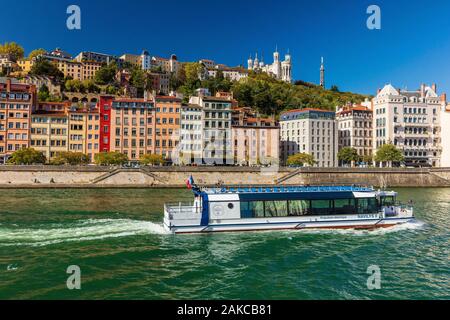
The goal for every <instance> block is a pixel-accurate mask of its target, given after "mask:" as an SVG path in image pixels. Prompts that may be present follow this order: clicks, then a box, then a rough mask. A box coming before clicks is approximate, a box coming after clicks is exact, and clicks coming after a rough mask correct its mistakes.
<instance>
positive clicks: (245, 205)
mask: <svg viewBox="0 0 450 320" xmlns="http://www.w3.org/2000/svg"><path fill="white" fill-rule="evenodd" d="M241 218H264V202H263V201H253V202H241Z"/></svg>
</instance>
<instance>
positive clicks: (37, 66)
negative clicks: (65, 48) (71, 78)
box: [30, 59, 64, 81]
mask: <svg viewBox="0 0 450 320" xmlns="http://www.w3.org/2000/svg"><path fill="white" fill-rule="evenodd" d="M30 74H31V75H36V76H49V77H53V78H55V80H59V81H61V80H62V79H64V74H63V73H62V72H61V71H59V69H58V67H57V66H56V64H55V63H52V62H50V61H47V60H45V59H39V60H37V61H36V62H35V63H34V64H33V66H32V67H31V71H30Z"/></svg>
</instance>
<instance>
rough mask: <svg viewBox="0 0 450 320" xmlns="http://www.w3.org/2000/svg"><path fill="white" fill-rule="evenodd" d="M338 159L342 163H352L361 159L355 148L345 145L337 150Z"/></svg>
mask: <svg viewBox="0 0 450 320" xmlns="http://www.w3.org/2000/svg"><path fill="white" fill-rule="evenodd" d="M338 159H339V161H341V162H343V163H346V164H349V163H351V164H352V165H353V164H354V163H355V162H358V161H359V160H361V157H360V156H359V154H358V151H357V150H356V149H355V148H350V147H346V148H342V149H341V150H339V152H338Z"/></svg>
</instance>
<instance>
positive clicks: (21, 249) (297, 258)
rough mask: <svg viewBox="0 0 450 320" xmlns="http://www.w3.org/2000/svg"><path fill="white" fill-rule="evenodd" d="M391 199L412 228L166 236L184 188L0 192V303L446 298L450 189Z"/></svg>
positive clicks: (405, 192) (185, 196) (186, 196)
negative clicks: (409, 212)
mask: <svg viewBox="0 0 450 320" xmlns="http://www.w3.org/2000/svg"><path fill="white" fill-rule="evenodd" d="M398 191H399V192H400V195H401V200H403V201H407V200H409V199H414V201H415V207H416V216H417V218H418V222H417V223H412V224H408V225H404V226H400V227H394V228H393V229H389V230H381V231H373V232H367V231H308V232H305V231H298V232H259V233H229V234H209V235H168V234H165V233H164V230H163V228H162V225H161V222H162V212H163V204H164V202H173V201H190V200H191V193H190V192H189V191H187V190H162V189H161V190H159V189H148V190H130V189H123V190H1V191H0V299H13V298H14V299H412V298H416V299H449V298H450V250H449V248H450V189H400V190H398ZM69 265H78V266H79V267H80V268H81V290H68V289H67V287H66V280H67V277H68V276H69V275H68V274H67V273H66V269H67V267H68V266H69ZM371 265H376V266H379V268H380V270H381V289H379V290H369V289H368V287H367V278H368V276H369V275H368V274H367V268H368V267H369V266H371Z"/></svg>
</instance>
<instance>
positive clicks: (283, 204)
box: [265, 201, 288, 217]
mask: <svg viewBox="0 0 450 320" xmlns="http://www.w3.org/2000/svg"><path fill="white" fill-rule="evenodd" d="M287 213H288V210H287V201H266V202H265V216H266V217H286V216H287V215H288V214H287Z"/></svg>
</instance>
